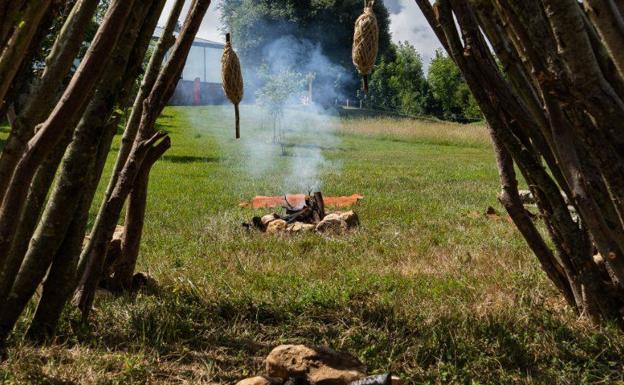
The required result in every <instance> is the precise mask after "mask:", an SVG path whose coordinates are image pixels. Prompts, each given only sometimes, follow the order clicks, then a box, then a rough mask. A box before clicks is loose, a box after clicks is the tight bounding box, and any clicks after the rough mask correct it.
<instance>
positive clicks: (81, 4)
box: [0, 0, 98, 202]
mask: <svg viewBox="0 0 624 385" xmlns="http://www.w3.org/2000/svg"><path fill="white" fill-rule="evenodd" d="M97 4H98V0H79V1H77V2H76V4H75V5H74V7H73V8H72V11H71V13H70V15H69V16H68V18H67V20H66V22H65V24H64V25H63V28H62V29H61V31H60V32H59V35H58V36H57V38H56V39H55V42H54V45H53V46H52V49H51V51H50V54H49V55H48V57H47V58H46V66H45V69H44V71H43V75H42V76H41V79H37V80H36V81H35V83H34V84H33V86H32V87H31V89H30V92H29V93H28V96H27V98H26V101H25V102H24V106H23V108H21V109H20V111H19V112H18V116H17V117H16V119H15V121H14V122H12V123H11V133H10V135H9V137H8V138H7V141H6V143H5V146H4V148H3V150H2V154H1V155H0V202H1V201H2V199H3V197H4V193H5V191H6V189H7V187H8V185H9V182H10V180H11V177H12V175H13V171H14V170H15V166H16V165H17V162H18V161H19V159H20V157H21V155H22V153H23V152H24V149H25V147H26V144H27V143H28V141H29V140H30V139H31V138H32V136H33V134H34V128H35V126H36V125H37V124H39V123H41V122H42V121H43V120H45V118H46V117H47V116H48V115H49V114H50V112H51V111H52V108H54V105H55V104H56V102H57V100H58V98H59V96H60V95H59V91H58V90H59V89H60V88H61V86H62V85H63V81H64V79H65V76H66V75H67V73H68V72H69V70H70V69H71V66H72V64H73V61H74V59H75V58H76V56H77V55H78V50H79V49H80V46H81V44H82V41H83V37H84V33H85V30H86V28H87V26H88V24H89V22H90V20H91V18H92V17H93V14H94V13H95V9H96V8H97Z"/></svg>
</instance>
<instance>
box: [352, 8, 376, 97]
mask: <svg viewBox="0 0 624 385" xmlns="http://www.w3.org/2000/svg"><path fill="white" fill-rule="evenodd" d="M373 5H375V0H364V13H363V14H362V15H360V17H358V19H357V20H356V22H355V33H354V35H353V52H352V55H353V64H355V67H356V68H357V70H358V72H359V73H360V75H362V76H363V77H364V92H366V93H368V75H370V74H371V72H372V71H373V67H374V66H375V61H377V52H378V51H379V24H377V17H376V16H375V13H374V12H373Z"/></svg>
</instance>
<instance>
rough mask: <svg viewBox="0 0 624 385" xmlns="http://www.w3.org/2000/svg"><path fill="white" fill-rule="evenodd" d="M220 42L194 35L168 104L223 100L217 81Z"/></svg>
mask: <svg viewBox="0 0 624 385" xmlns="http://www.w3.org/2000/svg"><path fill="white" fill-rule="evenodd" d="M162 33H163V29H162V28H160V27H157V28H156V30H155V31H154V39H155V40H157V39H159V38H160V36H161V35H162ZM224 46H225V45H224V44H222V43H217V42H214V41H210V40H206V39H202V38H198V37H197V38H195V41H194V42H193V46H192V47H191V50H190V52H189V54H188V58H187V60H186V65H185V66H184V70H183V71H182V78H181V79H180V81H179V82H178V85H177V87H176V90H175V93H174V94H173V96H172V98H171V100H170V101H169V104H170V105H177V106H192V105H208V104H221V103H225V102H226V100H227V99H226V97H225V93H224V92H223V87H222V83H221V55H222V54H223V47H224Z"/></svg>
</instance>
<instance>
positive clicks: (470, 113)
mask: <svg viewBox="0 0 624 385" xmlns="http://www.w3.org/2000/svg"><path fill="white" fill-rule="evenodd" d="M427 81H428V83H429V86H430V87H431V92H432V94H433V97H434V98H435V99H436V100H437V101H438V103H439V105H440V107H441V109H442V116H440V117H441V118H442V119H446V120H454V121H471V120H478V119H481V111H480V110H479V107H478V106H477V103H476V101H475V99H474V97H473V96H472V94H471V93H470V90H469V89H468V86H467V85H466V82H465V81H464V78H463V77H462V75H461V72H460V71H459V68H458V67H457V65H456V64H455V62H453V60H452V59H451V58H450V57H449V56H448V55H446V54H445V53H444V52H442V51H441V50H438V51H436V54H435V57H434V58H433V60H432V61H431V65H430V66H429V73H428V75H427Z"/></svg>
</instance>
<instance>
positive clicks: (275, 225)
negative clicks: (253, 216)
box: [266, 219, 287, 234]
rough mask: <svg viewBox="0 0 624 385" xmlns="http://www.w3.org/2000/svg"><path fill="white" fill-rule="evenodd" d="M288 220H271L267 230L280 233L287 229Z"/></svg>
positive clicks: (270, 232)
mask: <svg viewBox="0 0 624 385" xmlns="http://www.w3.org/2000/svg"><path fill="white" fill-rule="evenodd" d="M286 226H287V224H286V221H285V220H283V219H276V220H274V221H271V222H269V225H268V226H267V230H266V232H267V233H269V234H278V233H282V232H284V231H286Z"/></svg>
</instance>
